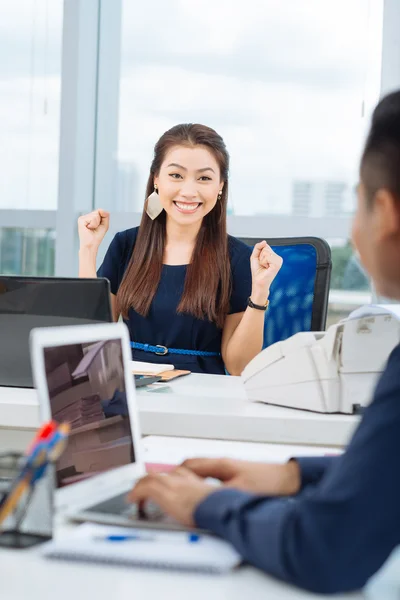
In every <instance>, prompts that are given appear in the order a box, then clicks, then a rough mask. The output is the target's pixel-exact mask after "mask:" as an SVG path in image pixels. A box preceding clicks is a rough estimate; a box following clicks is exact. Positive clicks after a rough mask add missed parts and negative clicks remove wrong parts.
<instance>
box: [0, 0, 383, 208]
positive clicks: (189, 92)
mask: <svg viewBox="0 0 400 600" xmlns="http://www.w3.org/2000/svg"><path fill="white" fill-rule="evenodd" d="M62 4H63V3H62V1H61V0H14V2H13V3H10V2H9V1H8V0H0V11H1V14H2V19H1V22H0V140H1V141H2V143H1V144H0V164H1V165H2V169H1V170H0V189H1V190H3V193H2V194H1V195H0V208H55V207H56V203H57V179H58V134H59V113H60V70H61V35H62ZM381 7H382V0H246V2H238V1H237V0H231V1H230V2H228V1H226V0H201V1H200V0H199V1H198V2H191V1H188V0H168V2H166V1H165V0H147V1H146V2H141V1H140V2H137V1H136V0H124V1H123V10H122V35H121V63H120V65H119V69H120V87H119V107H118V108H119V128H118V142H117V147H116V148H114V149H112V154H113V155H114V156H115V159H116V161H120V162H121V163H123V164H124V165H128V167H129V166H131V170H132V178H133V180H134V182H133V192H134V194H133V196H134V197H133V199H132V209H136V210H139V209H141V206H142V203H143V195H144V187H145V182H146V179H147V176H148V169H149V165H150V161H151V158H152V149H153V146H154V144H155V142H156V141H157V139H158V138H159V137H160V135H161V134H162V133H163V132H164V131H165V130H166V129H168V128H169V127H171V126H172V125H174V124H176V123H179V122H201V123H204V124H206V125H209V126H211V127H214V128H215V129H216V130H217V131H218V132H219V133H220V134H221V135H222V136H223V138H224V140H225V142H226V144H227V147H228V150H229V152H230V155H231V175H230V204H231V208H232V209H233V210H234V212H235V214H239V215H246V214H249V215H250V214H258V213H290V210H291V198H292V196H291V191H292V185H293V181H296V180H306V181H321V180H323V181H332V180H334V181H336V180H338V181H345V182H346V183H348V186H349V190H350V189H352V187H353V185H354V184H355V183H356V179H357V163H358V158H359V155H360V151H361V147H362V143H363V140H364V136H365V133H366V129H367V126H368V119H369V115H370V111H371V108H372V106H373V105H374V103H375V102H376V100H377V99H378V95H379V77H380V60H381V30H382V24H381ZM35 9H36V10H35ZM116 68H118V65H116ZM363 106H364V108H365V110H364V114H363ZM110 168H114V169H115V164H114V165H110ZM115 191H116V193H117V190H115ZM128 191H129V190H128ZM128 200H129V199H128ZM349 202H350V201H349ZM118 206H121V207H122V204H118V202H116V209H118ZM123 207H124V208H125V209H126V207H127V205H126V202H125V203H123ZM348 208H349V209H350V208H351V206H350V204H349V206H348Z"/></svg>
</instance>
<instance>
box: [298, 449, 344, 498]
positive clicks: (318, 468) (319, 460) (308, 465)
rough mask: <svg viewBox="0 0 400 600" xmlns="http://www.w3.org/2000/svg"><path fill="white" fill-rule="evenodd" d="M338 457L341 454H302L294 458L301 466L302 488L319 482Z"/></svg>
mask: <svg viewBox="0 0 400 600" xmlns="http://www.w3.org/2000/svg"><path fill="white" fill-rule="evenodd" d="M338 458H339V456H301V457H296V458H294V459H292V460H295V461H296V462H297V464H298V465H299V468H300V478H301V488H300V489H301V490H303V489H304V488H306V487H307V486H308V485H313V484H316V483H318V482H319V481H320V480H321V479H322V478H323V477H324V475H325V474H326V473H327V472H328V470H329V469H330V468H331V467H332V465H334V464H335V461H337V460H338Z"/></svg>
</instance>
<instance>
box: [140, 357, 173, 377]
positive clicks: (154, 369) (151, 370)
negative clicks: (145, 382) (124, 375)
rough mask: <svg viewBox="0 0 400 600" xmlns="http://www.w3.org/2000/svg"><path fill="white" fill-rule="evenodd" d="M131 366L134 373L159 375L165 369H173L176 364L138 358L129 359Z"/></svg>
mask: <svg viewBox="0 0 400 600" xmlns="http://www.w3.org/2000/svg"><path fill="white" fill-rule="evenodd" d="M129 368H130V369H131V371H132V373H134V374H137V375H159V374H160V373H164V371H173V370H174V368H175V367H174V365H167V364H163V365H162V364H158V363H147V362H139V361H137V360H130V361H129Z"/></svg>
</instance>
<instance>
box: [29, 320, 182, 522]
mask: <svg viewBox="0 0 400 600" xmlns="http://www.w3.org/2000/svg"><path fill="white" fill-rule="evenodd" d="M30 352H31V358H32V370H33V377H34V382H35V387H36V389H37V392H38V397H39V406H40V413H41V420H42V421H47V420H49V419H54V420H55V421H58V422H61V421H68V422H69V423H70V425H71V432H70V436H69V441H68V445H67V448H66V450H65V452H64V453H63V455H62V456H61V458H60V459H59V461H58V462H57V464H56V468H55V478H56V487H57V491H56V494H55V506H56V509H57V511H58V512H60V513H61V514H62V515H63V516H64V517H65V518H68V519H71V520H74V521H92V522H96V523H105V524H112V525H122V526H140V527H150V528H152V527H156V528H158V529H159V528H163V529H178V530H185V529H186V528H185V527H183V526H181V525H180V524H178V523H177V522H176V521H174V520H173V519H171V518H169V517H167V516H166V515H165V514H164V513H162V512H161V511H160V510H159V509H158V508H157V507H155V506H150V507H147V510H146V514H139V511H138V509H137V507H136V505H132V504H128V503H127V502H126V494H127V492H128V491H129V490H131V489H132V487H133V485H134V483H135V482H136V481H137V480H138V478H140V477H142V476H143V475H144V474H145V467H144V463H143V458H142V456H141V452H140V444H139V442H140V430H139V415H138V410H137V406H136V397H135V385H134V378H133V377H132V375H131V373H130V369H129V367H128V365H129V360H130V359H131V350H130V344H129V332H128V329H127V327H126V325H125V324H124V323H110V324H98V325H81V326H77V327H54V328H53V327H51V328H39V329H34V330H33V331H32V333H31V336H30Z"/></svg>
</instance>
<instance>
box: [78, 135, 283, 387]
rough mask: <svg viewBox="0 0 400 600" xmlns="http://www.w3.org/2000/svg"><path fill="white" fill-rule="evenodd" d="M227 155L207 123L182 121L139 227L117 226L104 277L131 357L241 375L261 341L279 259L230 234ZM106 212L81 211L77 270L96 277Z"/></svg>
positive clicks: (167, 142)
mask: <svg viewBox="0 0 400 600" xmlns="http://www.w3.org/2000/svg"><path fill="white" fill-rule="evenodd" d="M228 169H229V155H228V153H227V150H226V147H225V144H224V141H223V140H222V138H221V137H220V136H219V135H218V134H217V133H216V132H215V131H214V130H213V129H210V128H209V127H205V126H204V125H193V124H189V125H177V126H175V127H173V128H172V129H170V130H169V131H167V132H166V133H164V135H163V136H162V137H161V138H160V140H159V141H158V142H157V144H156V146H155V149H154V158H153V162H152V164H151V167H150V175H149V179H148V182H147V191H146V192H147V193H146V198H147V199H146V202H145V207H144V211H143V215H142V220H141V224H140V227H138V228H133V229H128V230H126V231H122V232H120V233H118V234H117V235H116V236H115V237H114V239H113V241H112V242H111V244H110V247H109V249H108V251H107V254H106V256H105V258H104V262H103V264H102V265H101V267H100V269H99V270H98V273H97V275H98V276H99V277H107V278H108V279H109V280H110V283H111V292H112V305H113V313H114V318H115V319H117V318H118V316H119V315H120V314H121V315H122V317H123V318H124V320H125V322H126V323H127V325H128V327H129V331H130V335H131V340H132V344H131V345H132V349H133V358H134V360H142V361H149V362H160V363H165V362H168V363H171V364H174V365H175V367H176V368H178V369H188V370H190V371H193V372H197V373H216V374H223V373H224V372H225V368H226V369H227V371H228V372H229V373H231V374H232V375H239V374H240V373H241V372H242V371H243V369H244V367H245V366H246V365H247V363H248V362H249V361H250V360H251V359H252V358H254V356H256V354H258V353H259V352H260V350H261V348H262V341H263V326H264V314H265V309H266V308H267V306H268V295H269V288H270V285H271V283H272V281H273V279H274V277H275V276H276V274H277V273H278V271H279V269H280V267H281V265H282V259H281V258H280V257H279V256H277V255H276V254H275V253H274V252H273V251H272V250H271V248H270V247H269V246H268V245H267V243H266V242H265V241H263V242H261V243H259V244H257V245H256V246H255V247H254V250H253V251H251V249H250V248H249V247H248V246H246V245H245V244H243V243H242V242H240V241H239V240H237V239H236V238H234V237H231V236H228V235H227V232H226V207H227V198H228ZM108 225H109V214H108V213H107V212H106V211H104V210H101V209H99V210H96V211H94V212H92V213H90V214H88V215H85V216H82V217H80V218H79V220H78V229H79V238H80V251H79V274H80V277H95V276H96V269H95V264H96V255H97V251H98V248H99V245H100V243H101V241H102V239H103V237H104V235H105V234H106V232H107V229H108Z"/></svg>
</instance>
